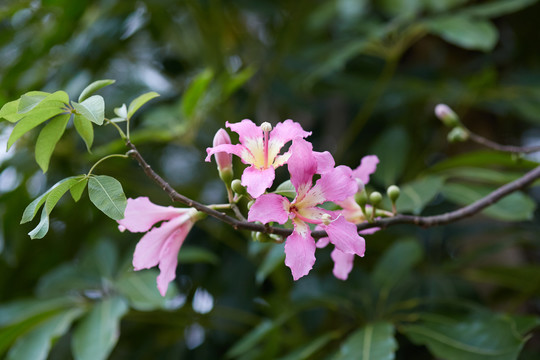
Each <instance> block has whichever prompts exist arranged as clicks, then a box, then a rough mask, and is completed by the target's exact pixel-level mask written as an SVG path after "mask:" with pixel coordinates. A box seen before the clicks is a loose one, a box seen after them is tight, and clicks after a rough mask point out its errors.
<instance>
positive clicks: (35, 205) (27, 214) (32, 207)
mask: <svg viewBox="0 0 540 360" xmlns="http://www.w3.org/2000/svg"><path fill="white" fill-rule="evenodd" d="M83 177H84V175H78V176H70V177H68V178H65V179H62V180H60V181H58V182H57V183H56V184H54V185H53V186H52V187H51V188H50V189H49V190H47V191H46V192H45V193H44V194H42V195H41V196H39V197H38V198H36V199H35V200H34V201H32V202H31V203H30V204H28V206H27V207H26V208H25V209H24V212H23V216H22V219H21V224H24V223H27V222H29V221H32V219H33V218H34V217H35V216H36V214H37V212H38V210H39V208H40V207H41V205H43V203H44V202H45V200H47V197H48V196H49V194H50V193H51V191H53V190H54V189H56V188H57V187H60V186H64V185H63V184H64V183H65V182H68V183H71V182H72V181H73V180H75V182H77V181H79V180H80V179H82V178H83ZM75 182H73V183H75ZM70 186H71V185H70Z"/></svg>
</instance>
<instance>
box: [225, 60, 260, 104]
mask: <svg viewBox="0 0 540 360" xmlns="http://www.w3.org/2000/svg"><path fill="white" fill-rule="evenodd" d="M255 71H256V70H255V67H251V66H250V67H247V68H245V69H243V70H242V71H240V72H238V73H237V74H234V75H232V76H231V77H230V79H227V81H226V83H225V86H224V88H223V96H224V97H227V96H229V95H231V94H232V93H234V92H235V91H236V90H238V89H239V88H240V87H241V86H242V85H244V84H245V83H246V82H247V81H248V80H249V79H251V78H252V77H253V75H254V74H255Z"/></svg>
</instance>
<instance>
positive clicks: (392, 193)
mask: <svg viewBox="0 0 540 360" xmlns="http://www.w3.org/2000/svg"><path fill="white" fill-rule="evenodd" d="M399 194H400V190H399V188H398V187H397V186H396V185H390V186H389V187H388V189H386V195H388V197H389V198H390V201H391V202H393V203H395V202H396V200H397V199H398V198H399Z"/></svg>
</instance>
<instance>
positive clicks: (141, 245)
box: [133, 215, 190, 270]
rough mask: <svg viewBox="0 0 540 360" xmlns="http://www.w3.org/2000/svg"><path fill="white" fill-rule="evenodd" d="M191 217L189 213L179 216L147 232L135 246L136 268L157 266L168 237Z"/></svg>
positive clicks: (134, 260)
mask: <svg viewBox="0 0 540 360" xmlns="http://www.w3.org/2000/svg"><path fill="white" fill-rule="evenodd" d="M189 219H190V217H189V215H183V216H179V217H177V218H174V219H172V220H170V221H168V222H165V223H163V224H162V225H161V226H160V227H158V228H154V229H152V230H151V231H149V232H147V233H146V234H145V235H144V236H143V237H142V238H141V240H139V242H138V243H137V246H136V247H135V253H134V254H133V267H134V268H135V270H141V269H149V268H151V267H154V266H156V265H157V264H158V263H159V261H160V253H161V250H162V248H163V246H164V244H165V242H166V241H167V239H168V238H169V237H170V236H171V234H173V233H174V232H175V231H176V230H177V229H178V228H179V227H180V226H181V225H182V224H183V223H185V222H187V221H189Z"/></svg>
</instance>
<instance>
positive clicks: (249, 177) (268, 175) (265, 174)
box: [242, 166, 276, 198]
mask: <svg viewBox="0 0 540 360" xmlns="http://www.w3.org/2000/svg"><path fill="white" fill-rule="evenodd" d="M275 176H276V173H275V170H274V168H273V167H269V168H267V169H261V170H259V169H257V168H255V167H253V166H250V167H248V168H246V169H245V170H244V173H243V174H242V185H244V186H245V187H246V189H247V192H248V193H249V194H250V195H251V196H253V197H254V198H258V197H259V196H261V195H262V194H263V193H264V192H265V191H266V189H268V188H269V187H270V186H272V183H273V182H274V178H275Z"/></svg>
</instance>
